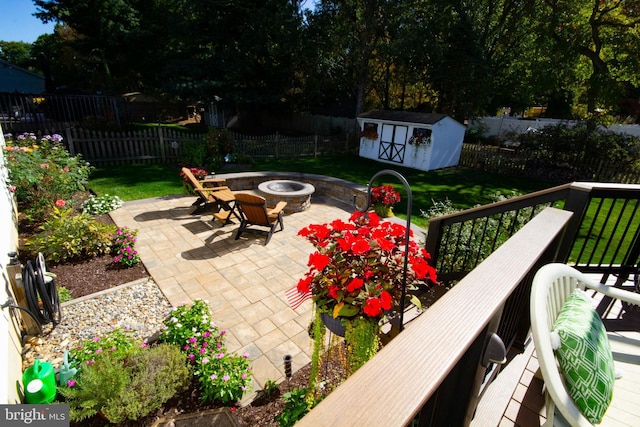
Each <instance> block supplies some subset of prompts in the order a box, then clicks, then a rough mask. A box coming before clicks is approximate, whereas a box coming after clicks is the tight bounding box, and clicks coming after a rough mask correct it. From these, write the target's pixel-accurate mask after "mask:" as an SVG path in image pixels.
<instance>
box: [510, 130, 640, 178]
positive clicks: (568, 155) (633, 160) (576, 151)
mask: <svg viewBox="0 0 640 427" xmlns="http://www.w3.org/2000/svg"><path fill="white" fill-rule="evenodd" d="M519 140H520V142H521V147H522V148H528V149H531V150H534V151H537V152H539V153H540V154H541V155H544V157H545V158H549V159H550V160H551V161H553V162H554V163H555V164H562V163H569V164H571V163H573V162H575V161H584V160H591V159H601V160H603V161H606V162H610V163H613V164H615V165H616V166H617V167H619V168H626V169H629V170H630V171H631V170H636V171H640V139H639V138H637V137H632V136H630V135H627V134H624V133H616V132H611V131H605V130H602V129H598V128H597V127H596V126H595V124H591V123H588V122H580V123H578V124H576V125H575V126H568V125H566V124H558V125H554V126H546V127H544V128H542V129H540V130H538V131H537V132H529V133H525V134H522V135H520V136H519Z"/></svg>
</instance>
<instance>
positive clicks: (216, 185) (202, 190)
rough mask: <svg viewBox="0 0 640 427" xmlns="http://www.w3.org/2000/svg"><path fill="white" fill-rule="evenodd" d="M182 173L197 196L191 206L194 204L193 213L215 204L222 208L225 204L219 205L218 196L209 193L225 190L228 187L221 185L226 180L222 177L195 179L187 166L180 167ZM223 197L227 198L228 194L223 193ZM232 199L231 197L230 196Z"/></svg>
mask: <svg viewBox="0 0 640 427" xmlns="http://www.w3.org/2000/svg"><path fill="white" fill-rule="evenodd" d="M182 174H183V175H184V176H185V177H186V178H187V183H188V184H189V185H190V186H191V188H192V189H193V192H194V193H195V194H196V195H197V196H198V198H197V199H196V201H195V202H193V206H196V209H195V211H194V212H193V213H194V214H196V213H200V212H203V211H204V210H206V209H208V208H209V207H210V206H212V205H213V206H215V207H217V208H218V210H220V209H223V208H224V207H225V205H224V204H223V205H222V206H221V204H220V201H219V200H218V199H219V198H216V197H212V196H211V194H212V193H214V192H217V191H227V192H231V190H229V187H226V186H223V185H222V184H224V183H225V182H226V180H225V179H224V178H208V179H203V180H200V179H197V178H196V177H195V176H194V175H193V173H192V172H191V170H190V169H189V168H182ZM223 198H224V199H225V200H226V199H229V197H228V194H225V195H223ZM232 199H233V198H232Z"/></svg>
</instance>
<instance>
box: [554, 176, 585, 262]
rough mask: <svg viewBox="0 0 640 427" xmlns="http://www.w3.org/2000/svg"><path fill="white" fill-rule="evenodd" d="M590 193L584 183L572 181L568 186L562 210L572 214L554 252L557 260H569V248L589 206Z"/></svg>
mask: <svg viewBox="0 0 640 427" xmlns="http://www.w3.org/2000/svg"><path fill="white" fill-rule="evenodd" d="M590 193H591V188H589V187H586V186H584V185H576V184H575V183H574V184H572V185H571V186H570V187H569V190H568V192H567V198H566V201H565V203H564V210H565V211H571V212H573V216H572V217H571V220H570V221H569V223H568V224H567V227H566V229H565V232H564V235H563V236H562V238H561V241H560V244H559V245H558V251H557V252H556V260H557V261H558V262H567V261H568V260H569V255H571V248H572V246H573V243H574V241H575V239H576V236H577V234H578V232H579V231H580V224H582V220H583V218H584V215H585V212H586V210H587V208H588V207H589V200H591V196H590Z"/></svg>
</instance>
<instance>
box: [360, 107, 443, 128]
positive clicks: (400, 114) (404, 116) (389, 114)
mask: <svg viewBox="0 0 640 427" xmlns="http://www.w3.org/2000/svg"><path fill="white" fill-rule="evenodd" d="M445 117H447V115H446V114H435V113H415V112H412V111H391V110H371V111H367V112H366V113H362V114H360V115H359V116H358V118H359V119H373V120H385V121H390V122H405V123H422V124H425V125H433V124H435V123H437V122H439V121H440V120H442V119H444V118H445Z"/></svg>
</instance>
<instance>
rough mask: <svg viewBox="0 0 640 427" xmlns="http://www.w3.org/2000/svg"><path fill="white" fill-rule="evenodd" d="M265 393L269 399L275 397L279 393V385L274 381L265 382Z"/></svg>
mask: <svg viewBox="0 0 640 427" xmlns="http://www.w3.org/2000/svg"><path fill="white" fill-rule="evenodd" d="M263 391H264V394H265V395H266V396H267V397H271V396H273V395H275V394H276V393H277V392H278V383H277V382H275V381H273V380H267V381H265V382H264V388H263Z"/></svg>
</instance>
